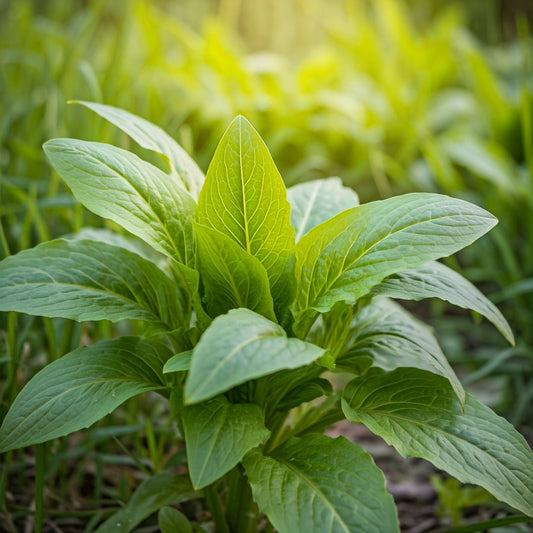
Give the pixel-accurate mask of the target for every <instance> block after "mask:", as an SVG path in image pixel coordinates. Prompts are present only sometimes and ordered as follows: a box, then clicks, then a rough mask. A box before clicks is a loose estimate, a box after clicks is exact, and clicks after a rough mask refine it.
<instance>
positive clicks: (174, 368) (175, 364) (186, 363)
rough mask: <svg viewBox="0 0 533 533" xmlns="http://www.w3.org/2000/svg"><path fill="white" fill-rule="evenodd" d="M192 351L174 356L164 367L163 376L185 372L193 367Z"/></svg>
mask: <svg viewBox="0 0 533 533" xmlns="http://www.w3.org/2000/svg"><path fill="white" fill-rule="evenodd" d="M191 357H192V350H187V351H186V352H181V353H178V354H176V355H173V356H172V357H171V358H170V359H169V360H168V361H167V362H166V363H165V366H164V367H163V374H168V373H169V372H183V371H184V370H189V368H190V367H191Z"/></svg>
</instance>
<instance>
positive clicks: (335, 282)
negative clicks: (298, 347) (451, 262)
mask: <svg viewBox="0 0 533 533" xmlns="http://www.w3.org/2000/svg"><path fill="white" fill-rule="evenodd" d="M495 223H496V219H495V218H494V217H493V216H492V215H491V214H490V213H488V212H487V211H485V210H483V209H481V208H479V207H477V206H475V205H473V204H470V203H468V202H465V201H462V200H455V199H453V198H449V197H447V196H443V195H438V194H429V193H412V194H406V195H403V196H396V197H393V198H389V199H387V200H381V201H377V202H371V203H368V204H365V205H362V206H359V207H354V208H352V209H349V210H347V211H344V212H342V213H340V214H339V215H337V216H335V217H334V218H332V219H330V220H328V221H327V222H324V223H322V224H320V225H319V226H317V227H316V228H314V229H312V230H311V231H310V232H309V233H308V234H307V235H305V236H304V237H303V238H302V239H301V240H300V241H299V243H298V245H297V247H296V276H297V280H298V293H297V297H296V301H295V304H294V306H293V310H294V312H295V314H296V316H297V317H299V322H300V326H299V327H300V328H301V329H302V331H303V332H305V331H306V330H307V329H308V327H309V325H310V323H312V320H313V318H314V317H313V316H312V315H311V316H309V315H308V313H309V310H310V309H312V310H315V311H320V312H327V311H329V310H330V309H331V308H332V307H333V305H334V304H335V303H336V302H338V301H346V302H348V303H354V302H356V301H357V300H358V299H359V298H361V297H362V296H364V295H365V294H367V293H368V292H369V291H370V289H371V288H372V287H373V286H375V285H377V284H378V283H379V282H380V281H382V280H383V279H384V278H386V277H387V276H390V275H391V274H395V273H397V272H401V271H404V270H408V269H410V268H415V267H417V266H420V265H422V264H424V263H427V262H428V261H431V260H434V259H438V258H439V257H444V256H447V255H450V254H452V253H454V252H456V251H457V250H460V249H461V248H463V247H464V246H467V245H468V244H470V243H472V242H473V241H474V240H476V239H477V238H478V237H480V236H481V235H483V234H484V233H486V232H487V231H488V230H489V229H490V228H491V227H492V226H494V224H495ZM306 315H307V316H306ZM304 321H305V322H306V324H302V322H304Z"/></svg>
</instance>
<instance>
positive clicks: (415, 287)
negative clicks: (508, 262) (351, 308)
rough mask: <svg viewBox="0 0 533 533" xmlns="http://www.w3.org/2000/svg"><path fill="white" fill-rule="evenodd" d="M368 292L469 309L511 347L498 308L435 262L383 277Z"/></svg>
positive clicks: (454, 273)
mask: <svg viewBox="0 0 533 533" xmlns="http://www.w3.org/2000/svg"><path fill="white" fill-rule="evenodd" d="M372 293H373V294H383V295H385V296H389V297H391V298H397V299H402V300H416V301H418V300H422V299H424V298H440V299H442V300H445V301H447V302H450V303H452V304H454V305H457V306H459V307H462V308H463V309H471V310H472V311H475V312H476V313H479V314H480V315H482V316H484V317H485V318H487V319H488V320H490V321H491V322H492V323H493V324H494V325H495V326H496V327H497V328H498V330H499V331H500V332H501V333H502V335H503V336H504V337H505V338H506V339H507V340H508V341H509V342H510V343H511V344H513V345H514V336H513V332H512V331H511V327H510V326H509V324H508V323H507V320H505V318H504V317H503V315H502V314H501V313H500V311H499V309H498V308H497V307H496V306H495V305H494V304H493V303H492V302H491V301H490V300H488V299H487V298H486V297H485V296H483V294H482V293H481V292H480V291H479V290H478V289H476V287H475V286H474V285H472V283H470V282H469V281H468V280H466V279H465V278H464V277H463V276H461V275H460V274H458V273H457V272H455V271H454V270H452V269H451V268H448V267H447V266H446V265H443V264H442V263H439V262H437V261H431V262H430V263H427V264H426V265H422V266H420V267H417V268H414V269H412V270H406V271H405V272H399V273H398V274H394V275H393V276H390V277H388V278H385V279H384V280H383V281H382V282H381V283H380V284H379V285H376V286H375V287H374V288H373V289H372Z"/></svg>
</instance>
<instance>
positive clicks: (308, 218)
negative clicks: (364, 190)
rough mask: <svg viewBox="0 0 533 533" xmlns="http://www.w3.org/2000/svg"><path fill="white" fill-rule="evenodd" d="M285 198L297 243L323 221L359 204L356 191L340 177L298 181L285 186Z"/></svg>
mask: <svg viewBox="0 0 533 533" xmlns="http://www.w3.org/2000/svg"><path fill="white" fill-rule="evenodd" d="M287 199H288V200H289V203H290V204H291V224H292V225H293V227H294V229H295V230H296V242H298V241H299V240H300V238H301V237H303V236H304V235H305V234H306V233H308V232H309V231H310V230H312V229H313V228H314V227H316V226H318V225H319V224H321V223H322V222H325V221H326V220H328V219H330V218H332V217H333V216H335V215H338V214H339V213H341V212H342V211H345V210H346V209H350V208H352V207H356V206H358V205H359V197H358V196H357V194H356V193H355V191H354V190H353V189H350V188H349V187H344V186H343V185H342V181H341V180H340V178H326V179H321V180H313V181H307V182H305V183H299V184H298V185H294V186H293V187H290V188H289V189H287Z"/></svg>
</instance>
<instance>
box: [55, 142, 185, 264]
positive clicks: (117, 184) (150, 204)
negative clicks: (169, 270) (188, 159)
mask: <svg viewBox="0 0 533 533" xmlns="http://www.w3.org/2000/svg"><path fill="white" fill-rule="evenodd" d="M44 150H45V152H46V154H47V155H48V157H49V159H50V161H51V162H52V164H53V166H54V168H55V169H56V170H57V172H58V173H59V175H60V176H61V177H62V178H63V179H64V180H65V182H66V183H67V185H68V186H69V187H70V188H71V190H72V192H73V194H74V196H75V197H76V198H77V199H78V200H79V201H80V202H81V203H82V204H83V205H84V206H85V207H87V208H88V209H90V210H91V211H93V212H94V213H96V214H97V215H100V216H102V217H104V218H109V219H111V220H113V221H115V222H117V223H118V224H120V225H121V226H123V227H124V228H125V229H127V230H128V231H130V232H131V233H133V234H134V235H137V236H138V237H140V238H141V239H143V240H144V241H146V242H147V243H148V244H150V245H151V246H152V247H153V248H154V249H155V250H157V251H159V252H162V253H163V254H165V255H168V256H169V257H171V258H173V259H176V260H177V261H179V262H181V263H183V264H192V245H193V242H192V216H193V213H194V209H195V202H194V200H193V198H192V196H190V194H189V193H188V192H187V191H186V190H185V189H184V188H183V187H181V186H180V185H178V184H177V183H176V182H175V181H173V180H172V179H170V178H169V176H168V175H167V174H165V173H164V172H163V171H161V170H159V169H158V168H156V167H154V166H153V165H150V164H149V163H147V162H146V161H143V160H142V159H140V158H138V157H137V156H136V155H134V154H132V153H130V152H127V151H126V150H122V149H120V148H116V147H115V146H111V145H109V144H102V143H93V142H87V141H80V140H77V139H53V140H51V141H48V142H47V143H45V144H44Z"/></svg>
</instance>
